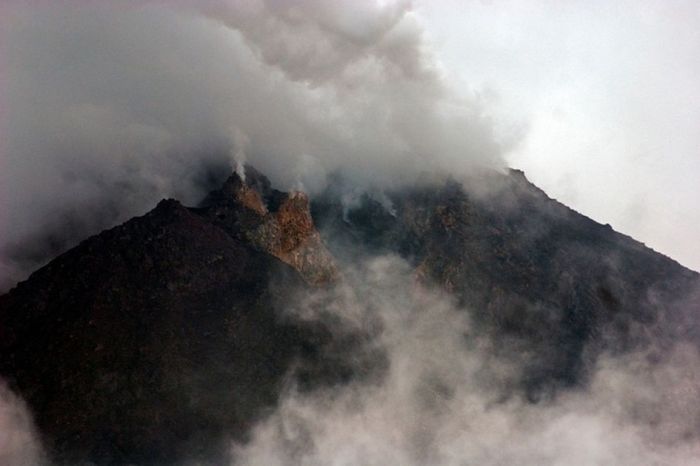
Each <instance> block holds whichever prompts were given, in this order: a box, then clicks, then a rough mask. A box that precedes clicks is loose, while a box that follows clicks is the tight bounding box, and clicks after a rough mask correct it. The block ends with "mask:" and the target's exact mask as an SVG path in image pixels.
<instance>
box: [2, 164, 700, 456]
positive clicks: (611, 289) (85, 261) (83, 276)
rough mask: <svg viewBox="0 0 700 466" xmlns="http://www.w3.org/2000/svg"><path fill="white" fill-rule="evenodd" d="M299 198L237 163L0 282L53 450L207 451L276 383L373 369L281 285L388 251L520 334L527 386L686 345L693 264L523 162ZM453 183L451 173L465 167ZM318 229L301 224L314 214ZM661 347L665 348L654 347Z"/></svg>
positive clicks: (336, 186) (550, 392)
mask: <svg viewBox="0 0 700 466" xmlns="http://www.w3.org/2000/svg"><path fill="white" fill-rule="evenodd" d="M336 181H337V182H336V183H332V184H331V186H330V187H329V189H328V190H327V191H326V192H325V193H323V194H322V195H320V196H318V197H317V198H315V199H314V200H313V203H312V206H310V204H309V199H308V197H307V196H306V195H305V194H303V193H291V194H289V193H283V192H280V191H277V190H275V189H273V188H272V187H271V186H270V182H269V181H268V180H267V179H266V178H265V177H264V176H262V175H261V174H259V173H257V172H255V171H254V170H253V169H252V168H248V169H247V176H246V181H245V182H243V181H242V180H241V179H240V178H239V177H238V176H237V175H233V176H231V177H230V178H229V179H228V180H227V181H226V182H225V183H224V185H223V186H222V187H221V188H220V189H218V190H215V191H213V192H211V193H210V194H209V195H208V196H207V197H206V199H205V200H204V201H203V202H202V204H201V205H200V206H198V207H195V208H189V207H184V206H182V205H181V204H180V203H178V202H177V201H175V200H164V201H162V202H160V203H159V204H158V206H157V207H156V208H155V209H153V210H152V211H151V212H149V213H148V214H146V215H144V216H143V217H138V218H134V219H132V220H130V221H128V222H126V223H125V224H123V225H121V226H118V227H115V228H113V229H111V230H108V231H105V232H103V233H101V234H99V235H97V236H94V237H92V238H89V239H87V240H85V241H84V242H82V243H81V244H80V245H78V246H77V247H75V248H73V249H72V250H70V251H68V252H66V253H64V254H62V255H61V256H59V257H57V258H56V259H54V260H53V261H51V262H50V263H49V264H48V265H46V266H45V267H43V268H41V269H39V270H38V271H36V272H35V273H34V274H33V275H32V276H31V277H30V278H29V279H28V280H27V281H25V282H23V283H20V284H19V285H18V286H17V287H15V288H14V289H13V290H11V291H10V292H9V293H8V294H6V295H4V296H2V297H0V374H1V375H2V377H3V378H5V379H6V380H7V381H8V382H9V383H10V385H11V387H12V388H13V389H14V390H15V391H16V392H17V393H19V394H21V396H22V397H24V399H25V400H26V401H27V403H28V405H29V406H30V408H31V410H32V412H33V414H34V416H35V420H36V423H37V426H38V429H39V431H40V432H41V434H42V438H43V440H44V443H45V446H46V448H47V450H48V452H49V454H50V455H51V457H52V458H53V459H54V460H55V461H56V462H58V463H66V464H82V463H84V462H88V461H92V462H95V463H98V464H126V463H136V464H172V463H176V462H181V461H185V460H206V461H213V462H221V461H224V458H225V457H226V455H227V442H228V441H229V440H230V439H231V438H235V439H238V440H244V439H245V436H246V433H247V432H248V430H249V429H250V427H251V426H252V425H253V424H254V423H255V422H256V421H257V420H258V419H260V418H262V417H264V416H265V413H266V412H267V411H268V410H269V409H270V408H271V407H273V406H274V404H275V402H276V401H277V399H278V396H279V394H280V391H281V390H282V388H283V387H284V385H285V384H286V383H292V382H293V383H301V385H302V386H303V387H305V388H306V389H308V390H314V389H315V387H318V386H321V385H328V384H340V383H345V382H347V381H348V380H350V379H352V378H354V377H357V376H361V375H365V374H367V373H369V372H372V370H374V369H376V368H379V369H381V366H382V358H381V355H379V354H371V353H367V351H366V349H365V348H366V347H365V346H362V345H361V344H360V342H361V341H362V340H363V339H364V338H370V337H371V336H368V335H356V334H347V335H338V334H337V332H335V331H334V332H331V331H330V330H329V329H328V328H327V326H326V325H325V324H324V323H323V322H320V321H313V320H312V321H309V320H305V321H301V320H295V319H292V318H289V317H285V316H284V315H283V314H280V313H279V312H278V311H277V310H278V309H279V308H280V307H284V305H285V302H287V301H288V300H289V299H290V296H294V295H295V294H299V293H302V294H303V293H304V292H305V291H306V290H312V289H318V288H323V287H328V286H331V285H332V284H333V283H335V282H337V281H339V280H343V276H342V270H343V267H344V266H345V265H346V264H348V263H351V262H352V261H353V260H355V259H356V258H357V257H358V256H371V255H373V254H383V253H387V252H390V253H395V254H398V255H400V256H402V257H404V258H405V259H406V260H408V261H409V262H410V263H411V264H412V266H413V267H414V270H415V272H414V273H415V276H416V279H417V280H418V281H419V282H421V283H423V284H425V285H427V286H437V287H440V288H442V289H444V290H445V291H446V292H448V293H451V294H453V295H454V296H455V297H456V298H457V300H458V302H459V305H460V306H462V307H464V308H468V309H471V310H472V311H473V313H474V315H475V316H476V322H477V324H478V325H479V328H480V329H481V331H483V332H489V333H490V334H492V335H493V337H494V338H496V339H498V340H500V341H502V342H503V343H504V347H505V346H507V347H508V348H510V349H511V350H512V348H521V349H522V350H523V351H522V364H523V365H525V366H526V367H527V370H526V371H524V373H525V374H527V376H526V377H523V380H522V381H521V384H520V388H519V389H522V390H523V393H524V395H525V397H526V398H527V399H529V400H530V401H531V402H537V401H538V400H541V399H542V398H543V397H545V398H546V397H552V396H555V395H556V392H557V390H559V389H562V388H565V387H569V386H573V385H576V384H580V383H581V384H583V383H585V382H586V373H587V372H586V371H587V368H588V367H589V366H590V364H592V362H593V361H594V360H595V358H596V355H598V354H599V353H600V352H601V351H612V352H624V351H629V350H631V349H633V348H636V347H640V346H644V345H647V344H648V342H649V339H650V338H652V336H660V337H663V338H658V339H657V338H655V341H672V340H679V339H684V340H688V341H690V342H692V343H693V344H696V343H697V342H700V337H699V336H698V335H697V331H698V330H697V329H698V327H697V325H691V324H693V323H694V322H695V321H694V320H693V319H695V317H694V313H695V312H694V311H697V310H700V299H699V298H698V296H699V294H698V290H700V288H699V286H698V283H699V278H698V274H697V273H695V272H692V271H690V270H687V269H685V268H683V267H682V266H680V265H679V264H677V263H676V262H674V261H673V260H671V259H669V258H667V257H664V256H662V255H660V254H658V253H656V252H654V251H652V250H650V249H648V248H646V247H645V246H644V245H642V244H640V243H638V242H636V241H634V240H633V239H631V238H629V237H626V236H624V235H621V234H619V233H616V232H615V231H613V230H612V229H611V228H610V227H609V226H606V225H600V224H598V223H596V222H594V221H592V220H590V219H588V218H586V217H584V216H582V215H580V214H578V213H576V212H574V211H572V210H570V209H568V208H567V207H565V206H563V205H561V204H559V203H558V202H556V201H554V200H552V199H550V198H548V197H547V196H546V195H545V194H544V193H543V192H542V191H540V190H539V189H537V188H536V187H535V186H533V185H532V184H530V183H529V182H528V181H527V180H526V179H525V177H524V175H523V174H522V173H521V172H517V171H511V172H510V173H508V174H496V173H494V174H491V175H488V176H486V177H485V178H484V179H480V180H479V183H480V184H483V185H485V186H487V187H488V189H479V190H476V189H474V190H471V189H470V190H466V189H465V188H464V187H463V184H461V183H457V182H456V181H453V180H425V181H424V182H421V183H419V184H417V185H415V186H413V187H409V188H401V189H396V190H393V191H390V192H385V193H383V194H382V196H373V195H371V194H364V195H362V196H361V198H360V200H359V201H358V202H356V203H353V204H352V205H351V206H348V205H347V203H345V202H344V201H343V192H344V188H343V181H342V180H340V179H338V180H336ZM467 186H469V182H468V181H467ZM317 227H318V230H317ZM658 351H663V345H661V347H660V348H659V349H658Z"/></svg>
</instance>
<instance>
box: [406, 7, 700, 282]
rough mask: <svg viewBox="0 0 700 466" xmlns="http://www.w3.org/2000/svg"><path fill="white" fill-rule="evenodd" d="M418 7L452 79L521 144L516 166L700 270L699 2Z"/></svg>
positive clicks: (557, 194)
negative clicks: (483, 101) (485, 103)
mask: <svg viewBox="0 0 700 466" xmlns="http://www.w3.org/2000/svg"><path fill="white" fill-rule="evenodd" d="M416 6H417V11H416V14H417V16H418V18H419V19H420V22H421V23H422V24H423V26H424V27H425V29H426V35H427V41H428V43H430V45H431V49H432V51H433V53H435V54H436V56H437V58H438V60H439V61H440V62H441V64H442V65H443V68H444V71H445V72H446V73H448V74H452V75H453V76H452V77H451V78H452V79H453V80H454V81H456V80H459V81H460V86H462V88H464V89H468V90H469V92H477V93H481V95H482V96H483V98H484V99H486V100H487V101H489V103H490V105H489V108H490V109H491V111H492V112H496V114H497V115H498V117H497V119H496V120H497V122H498V123H499V124H500V125H501V126H502V127H503V128H502V129H503V131H505V132H516V133H518V134H519V135H520V136H521V139H519V143H518V144H517V145H516V146H515V148H514V149H513V150H511V151H509V152H508V153H507V154H506V160H507V162H508V163H509V165H511V166H513V167H517V168H522V169H524V170H525V172H526V174H527V176H528V177H529V178H530V180H531V181H533V182H535V183H536V184H538V185H539V186H540V187H541V188H543V189H545V191H547V193H548V194H549V195H550V196H551V197H554V198H556V199H558V200H560V201H562V202H564V203H565V204H567V205H569V206H571V207H573V208H575V209H576V210H578V211H580V212H582V213H584V214H586V215H588V216H590V217H592V218H594V219H595V220H597V221H599V222H602V223H610V224H611V225H612V226H613V227H614V228H615V229H616V230H618V231H621V232H623V233H626V234H629V235H631V236H633V237H635V238H636V239H639V240H640V241H643V242H645V243H646V244H647V245H648V246H650V247H652V248H654V249H656V250H657V251H660V252H663V253H665V254H667V255H670V256H671V257H673V258H674V259H676V260H678V261H679V262H681V263H682V264H684V265H686V266H688V267H691V268H693V269H695V270H700V241H698V240H699V239H700V209H698V203H699V201H700V2H697V1H693V0H689V1H684V0H671V1H668V0H659V1H649V0H616V1H614V2H609V1H596V0H581V1H563V2H560V1H547V0H542V1H535V0H530V1H523V0H512V1H511V0H493V1H458V0H439V1H427V0H425V1H419V2H418V3H417V5H416Z"/></svg>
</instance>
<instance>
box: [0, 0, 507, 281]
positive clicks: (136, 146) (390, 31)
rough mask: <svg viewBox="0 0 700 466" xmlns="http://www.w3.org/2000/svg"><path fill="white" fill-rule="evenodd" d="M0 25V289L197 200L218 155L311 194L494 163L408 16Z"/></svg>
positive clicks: (33, 17)
mask: <svg viewBox="0 0 700 466" xmlns="http://www.w3.org/2000/svg"><path fill="white" fill-rule="evenodd" d="M0 26H1V30H2V34H3V38H2V39H3V40H0V44H1V45H0V47H2V50H1V51H0V52H1V53H0V55H1V56H2V57H3V63H2V65H3V66H2V69H3V70H4V76H3V78H4V79H2V80H0V85H2V87H3V89H2V94H3V97H4V101H5V106H6V107H7V109H8V111H7V114H6V118H5V120H6V121H5V123H4V125H3V128H2V133H3V134H2V140H3V141H4V143H3V146H2V147H1V148H0V150H1V151H2V157H1V158H2V160H3V167H2V170H0V189H2V193H0V195H1V196H2V199H3V200H4V205H3V210H2V212H1V213H2V215H3V216H4V218H3V219H0V238H2V240H1V242H0V251H1V254H0V272H2V273H3V275H4V276H3V277H0V282H2V283H0V286H2V285H3V284H4V285H5V286H7V285H8V284H11V283H13V282H15V281H16V280H17V279H19V278H22V277H23V276H25V275H26V273H27V272H28V271H29V270H30V269H32V268H35V267H36V266H37V265H38V264H41V263H42V262H43V261H45V260H46V259H47V258H48V257H51V256H53V255H55V254H57V253H58V252H59V251H61V250H63V249H65V248H67V247H69V246H70V245H72V244H74V243H75V242H76V241H77V240H79V239H82V238H84V237H85V236H87V235H89V234H91V233H95V232H97V231H99V229H101V228H104V227H107V226H111V225H114V224H117V223H119V222H121V221H124V220H125V219H127V218H129V217H131V216H133V215H135V214H140V213H143V212H144V211H146V210H148V209H150V208H151V207H152V206H153V205H155V203H156V202H157V201H158V200H159V199H160V198H163V197H175V198H178V199H181V200H182V201H183V202H185V203H190V204H194V203H196V202H197V201H199V200H200V198H201V197H202V196H203V195H204V194H205V192H206V191H207V190H209V189H211V188H212V187H213V186H212V184H214V183H215V182H217V181H221V177H223V176H226V175H227V174H228V173H227V172H228V166H229V165H230V163H231V157H233V163H234V165H235V167H240V166H241V162H243V161H246V162H248V163H250V164H252V165H254V166H256V167H257V168H258V169H260V170H261V171H262V172H263V173H266V174H269V176H270V177H271V178H272V180H273V182H274V183H275V184H277V185H278V186H280V187H282V188H284V189H288V188H290V187H293V186H303V187H304V188H305V189H307V190H309V191H312V192H313V191H315V190H318V189H321V188H322V187H323V185H324V183H325V179H326V175H327V174H328V173H330V172H333V171H336V170H342V171H344V172H345V173H346V175H347V176H350V177H353V179H355V180H358V181H359V182H364V183H369V182H372V181H373V182H376V183H379V184H389V183H395V182H401V181H406V182H407V181H410V179H411V178H413V177H415V176H416V175H417V174H418V173H420V172H421V171H422V170H430V171H436V170H437V171H440V170H444V171H450V172H464V171H470V170H472V169H473V168H474V167H480V166H500V165H501V156H500V154H501V147H500V145H499V142H498V141H497V140H496V138H495V137H494V136H493V134H492V130H491V124H490V122H489V120H488V118H487V117H486V116H485V115H484V114H483V109H482V108H481V105H480V104H479V101H478V99H476V98H474V97H470V96H463V95H459V94H458V93H456V92H455V91H454V90H453V89H450V86H449V85H448V84H447V83H446V82H445V79H444V78H443V76H442V72H441V70H440V67H439V65H438V63H437V62H436V61H435V60H434V58H433V57H432V56H431V54H430V51H429V50H428V49H427V47H426V45H425V41H424V40H423V37H422V30H421V28H420V27H419V26H418V23H417V21H416V20H415V17H414V14H413V12H412V7H411V4H410V3H407V2H388V3H386V4H383V3H378V2H375V1H373V0H363V1H358V2H352V3H344V2H335V1H319V0H309V1H300V2H294V3H287V2H278V1H272V0H269V1H265V0H256V1H250V2H248V1H245V2H244V1H240V2H239V1H224V0H218V1H207V2H194V1H175V2H163V1H157V0H152V1H142V2H127V3H125V2H117V1H112V2H98V3H94V2H82V1H78V0H69V1H64V2H58V3H56V2H23V1H19V0H10V1H9V2H4V4H3V15H2V17H0ZM309 161H313V165H314V166H313V169H309V168H308V165H309Z"/></svg>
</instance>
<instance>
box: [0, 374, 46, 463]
mask: <svg viewBox="0 0 700 466" xmlns="http://www.w3.org/2000/svg"><path fill="white" fill-rule="evenodd" d="M45 460H46V458H45V456H44V454H43V451H42V449H41V445H40V442H39V440H38V437H37V434H36V431H35V429H34V424H33V421H32V418H31V415H30V413H29V411H28V410H27V407H26V405H25V403H24V402H23V401H22V400H21V399H20V398H19V397H18V396H17V395H15V394H14V393H12V391H11V390H10V389H9V388H8V387H7V386H6V385H5V382H3V381H1V380H0V464H6V465H12V466H38V465H41V464H44V463H45Z"/></svg>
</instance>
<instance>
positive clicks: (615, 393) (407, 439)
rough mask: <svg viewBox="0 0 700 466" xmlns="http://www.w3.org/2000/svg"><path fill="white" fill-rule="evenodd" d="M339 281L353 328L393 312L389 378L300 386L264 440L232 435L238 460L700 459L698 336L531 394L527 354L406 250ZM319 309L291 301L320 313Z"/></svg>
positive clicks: (268, 425) (529, 463)
mask: <svg viewBox="0 0 700 466" xmlns="http://www.w3.org/2000/svg"><path fill="white" fill-rule="evenodd" d="M340 286H341V288H342V290H341V291H340V292H338V293H339V296H342V297H343V298H344V299H339V300H336V302H342V303H343V305H342V306H339V307H337V309H335V311H336V312H337V313H340V314H341V315H344V320H345V324H344V325H347V326H355V327H358V328H362V327H363V326H366V325H367V322H371V321H373V320H375V319H379V320H380V321H381V323H382V325H381V328H382V329H383V330H382V332H381V334H380V336H379V337H378V342H377V343H378V344H380V345H381V346H382V347H383V348H384V349H385V350H386V351H387V353H388V356H389V360H390V366H389V369H388V373H387V374H386V376H385V378H384V379H383V380H382V381H381V383H376V382H375V381H371V382H370V383H363V382H356V383H353V384H351V385H349V386H347V387H343V388H335V389H327V390H321V391H318V392H313V393H312V394H308V393H303V394H302V393H299V392H296V391H295V390H293V389H292V390H290V392H289V393H287V395H286V396H285V397H284V399H283V401H282V403H281V405H280V406H279V408H278V409H277V411H276V412H275V413H274V414H273V415H272V416H271V417H270V418H268V419H267V420H266V421H264V422H262V423H261V424H260V425H259V426H258V427H257V428H256V429H255V430H254V434H253V439H252V441H251V442H250V443H248V444H237V445H235V446H234V448H233V453H234V457H235V464H246V465H248V464H250V465H253V464H266V465H288V464H303V465H356V464H363V465H385V464H402V465H423V464H440V465H465V464H478V465H486V466H490V465H493V466H495V465H511V464H517V465H523V466H535V465H537V466H540V465H561V466H564V465H566V466H572V465H574V466H577V465H581V466H590V465H601V466H603V465H611V464H615V465H629V466H633V465H634V466H636V465H639V464H645V465H691V464H697V463H696V459H697V458H698V457H700V456H699V455H700V436H699V435H698V433H697V432H698V430H697V429H698V427H699V426H700V407H698V405H697V403H696V401H697V399H698V396H699V395H700V357H699V355H698V351H697V348H695V347H690V346H679V347H677V348H675V350H674V351H672V352H671V353H669V354H668V355H666V356H664V357H662V359H661V360H658V361H657V360H652V359H651V358H649V357H647V356H648V355H647V354H644V353H636V354H630V355H626V356H621V357H612V356H608V357H603V358H601V359H600V361H599V363H598V366H597V368H596V369H595V372H594V376H593V377H592V380H591V382H590V384H589V385H587V386H580V387H577V388H574V389H571V390H569V391H562V392H560V393H559V395H558V396H557V397H556V398H555V399H554V400H551V401H541V402H539V403H530V402H527V401H525V400H524V399H523V398H522V397H520V396H518V395H517V393H518V392H517V390H514V387H515V383H516V381H517V379H518V376H519V375H520V374H521V371H522V370H523V369H522V368H521V367H520V366H519V365H518V364H517V359H518V358H517V355H514V354H513V355H507V356H503V355H501V356H496V354H497V351H495V348H493V346H492V345H493V342H492V341H491V340H490V339H489V338H488V336H487V335H480V334H479V333H477V332H475V331H474V330H473V328H472V327H471V326H470V323H469V320H468V317H467V314H466V313H465V312H464V311H463V310H458V309H456V308H455V306H454V305H453V304H452V302H450V301H449V300H448V299H447V298H445V297H444V295H441V294H436V293H433V292H430V291H428V290H426V289H424V288H422V287H420V286H417V285H416V283H415V281H414V279H413V277H412V276H411V274H410V269H409V267H408V266H407V264H405V263H404V262H403V261H401V260H399V259H397V258H395V257H380V258H375V259H372V260H370V261H368V262H366V263H365V264H362V265H361V266H359V270H357V271H356V272H355V273H351V274H349V275H348V277H347V281H346V282H345V283H344V284H343V285H340ZM336 292H337V290H336ZM310 309H311V307H304V306H303V304H302V306H301V307H300V308H299V309H297V310H295V311H293V312H296V313H297V315H301V316H302V317H304V318H310V317H312V315H313V314H312V315H309V313H313V311H311V310H310ZM501 350H502V348H501ZM500 353H501V354H502V353H503V352H502V351H500Z"/></svg>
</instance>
